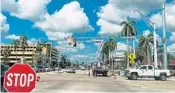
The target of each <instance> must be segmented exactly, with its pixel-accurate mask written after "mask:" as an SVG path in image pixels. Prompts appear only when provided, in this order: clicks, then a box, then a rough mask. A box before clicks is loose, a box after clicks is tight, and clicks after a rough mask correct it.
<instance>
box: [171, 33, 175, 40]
mask: <svg viewBox="0 0 175 93" xmlns="http://www.w3.org/2000/svg"><path fill="white" fill-rule="evenodd" d="M170 40H171V41H172V42H175V32H172V35H171V36H170Z"/></svg>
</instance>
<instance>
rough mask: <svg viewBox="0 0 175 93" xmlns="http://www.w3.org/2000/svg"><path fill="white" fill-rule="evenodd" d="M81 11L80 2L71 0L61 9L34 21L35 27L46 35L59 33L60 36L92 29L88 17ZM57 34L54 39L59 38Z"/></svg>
mask: <svg viewBox="0 0 175 93" xmlns="http://www.w3.org/2000/svg"><path fill="white" fill-rule="evenodd" d="M83 11H84V9H83V8H81V7H80V4H79V3H78V2H77V1H73V2H71V3H68V4H65V5H64V6H63V7H62V9H60V10H59V11H56V12H55V13H54V14H52V15H49V14H47V15H45V20H43V21H39V22H36V23H35V27H39V28H40V29H42V30H43V31H45V32H46V35H47V34H48V33H49V34H50V35H51V34H52V35H53V34H60V35H62V36H61V37H64V36H67V34H70V33H72V32H81V31H90V30H93V28H92V26H91V25H89V20H88V17H87V16H86V14H85V13H84V12H83ZM50 35H48V37H50ZM60 35H59V36H60ZM59 36H57V38H54V39H60V38H59ZM50 38H52V37H50Z"/></svg>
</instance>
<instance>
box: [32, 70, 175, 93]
mask: <svg viewBox="0 0 175 93" xmlns="http://www.w3.org/2000/svg"><path fill="white" fill-rule="evenodd" d="M38 76H40V77H41V81H39V82H37V85H36V88H35V89H34V90H33V91H32V93H34V92H42V93H65V92H66V93H78V92H80V93H85V92H89V93H91V92H167V91H168V92H173V91H175V89H174V87H173V86H174V85H175V81H163V82H162V81H154V80H137V81H131V80H126V79H125V78H122V77H119V76H117V79H114V78H112V77H93V76H90V77H88V76H87V74H86V73H85V74H82V73H81V74H80V73H77V74H67V73H59V74H58V73H56V74H38Z"/></svg>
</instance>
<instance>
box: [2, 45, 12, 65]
mask: <svg viewBox="0 0 175 93" xmlns="http://www.w3.org/2000/svg"><path fill="white" fill-rule="evenodd" d="M1 54H3V59H4V62H6V61H8V57H9V56H10V54H11V51H10V49H9V48H6V49H4V50H3V51H2V53H1Z"/></svg>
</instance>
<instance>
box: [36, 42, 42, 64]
mask: <svg viewBox="0 0 175 93" xmlns="http://www.w3.org/2000/svg"><path fill="white" fill-rule="evenodd" d="M42 47H43V46H42V44H40V43H39V41H38V42H37V46H36V55H35V58H36V61H37V63H38V62H39V63H41V61H42V57H41V52H42Z"/></svg>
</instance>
